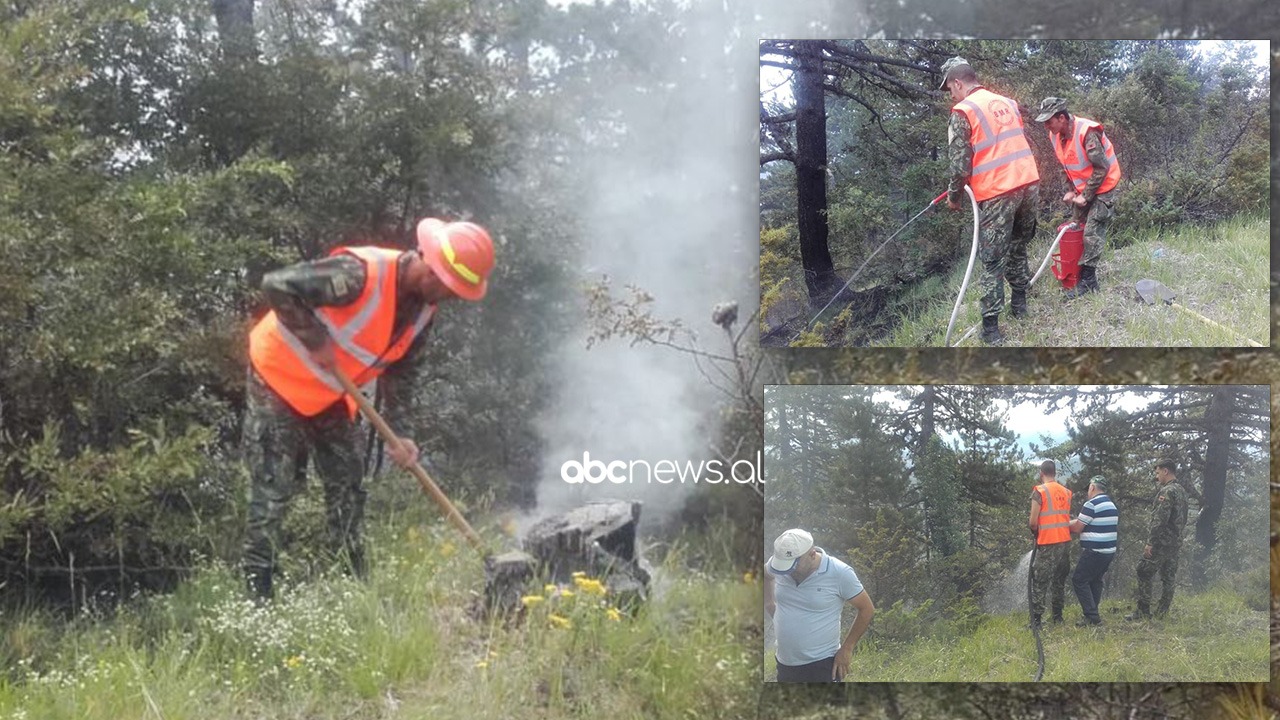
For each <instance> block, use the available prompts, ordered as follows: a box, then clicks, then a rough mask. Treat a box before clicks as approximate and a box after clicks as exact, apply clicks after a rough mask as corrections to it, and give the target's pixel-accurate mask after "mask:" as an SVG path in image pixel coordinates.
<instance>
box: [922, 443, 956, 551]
mask: <svg viewBox="0 0 1280 720" xmlns="http://www.w3.org/2000/svg"><path fill="white" fill-rule="evenodd" d="M926 443H927V444H926V445H925V448H924V451H923V452H922V453H920V459H919V461H918V462H917V467H916V475H917V476H918V477H919V478H920V486H921V492H922V495H923V496H924V503H925V524H926V527H927V529H928V538H929V545H930V547H932V548H933V550H934V552H937V553H939V554H940V555H941V556H942V557H947V556H949V555H953V554H955V553H956V552H957V551H959V550H960V548H962V547H963V546H964V528H963V527H962V526H961V521H962V519H963V518H964V517H965V515H966V514H967V513H966V512H965V508H964V507H963V505H962V504H961V490H960V477H959V473H958V469H957V467H956V461H955V456H954V454H953V453H952V451H951V450H950V448H947V447H946V446H945V445H943V443H942V440H940V439H939V438H938V437H937V436H933V437H930V438H928V439H927V440H926Z"/></svg>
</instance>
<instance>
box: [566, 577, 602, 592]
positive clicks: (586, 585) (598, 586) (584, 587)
mask: <svg viewBox="0 0 1280 720" xmlns="http://www.w3.org/2000/svg"><path fill="white" fill-rule="evenodd" d="M573 584H574V585H577V586H578V589H579V590H581V591H582V592H584V593H586V594H588V595H596V596H603V595H604V594H605V593H606V592H607V590H605V587H604V583H602V582H600V581H599V580H595V579H593V578H587V577H580V578H574V579H573Z"/></svg>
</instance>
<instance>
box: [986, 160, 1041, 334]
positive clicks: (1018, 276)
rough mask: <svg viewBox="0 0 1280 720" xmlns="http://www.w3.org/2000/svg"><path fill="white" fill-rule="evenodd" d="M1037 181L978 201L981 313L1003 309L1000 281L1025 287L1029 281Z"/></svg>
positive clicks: (1038, 187)
mask: <svg viewBox="0 0 1280 720" xmlns="http://www.w3.org/2000/svg"><path fill="white" fill-rule="evenodd" d="M1039 202H1040V185H1039V184H1038V183H1032V184H1031V185H1027V186H1025V187H1021V188H1018V189H1017V190H1013V191H1011V192H1007V193H1005V194H1003V195H999V196H997V197H993V198H990V199H987V200H983V201H982V202H980V203H978V218H979V220H978V257H979V259H981V260H982V279H981V280H980V282H981V285H982V317H984V318H985V317H994V316H996V315H999V314H1000V311H1001V310H1002V309H1004V283H1005V281H1006V280H1008V281H1009V287H1011V288H1013V289H1014V290H1026V289H1027V284H1028V283H1029V282H1031V270H1030V269H1029V268H1028V267H1027V245H1028V244H1030V242H1031V238H1033V237H1035V234H1036V206H1037V205H1038V204H1039Z"/></svg>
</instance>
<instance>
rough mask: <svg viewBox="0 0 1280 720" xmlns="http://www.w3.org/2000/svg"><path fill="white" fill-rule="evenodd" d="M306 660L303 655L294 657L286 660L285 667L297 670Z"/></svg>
mask: <svg viewBox="0 0 1280 720" xmlns="http://www.w3.org/2000/svg"><path fill="white" fill-rule="evenodd" d="M305 660H306V658H305V657H303V656H301V655H293V656H291V657H289V658H286V659H285V661H284V666H285V667H286V668H288V669H290V670H293V669H295V668H298V667H301V665H302V663H303V662H304V661H305Z"/></svg>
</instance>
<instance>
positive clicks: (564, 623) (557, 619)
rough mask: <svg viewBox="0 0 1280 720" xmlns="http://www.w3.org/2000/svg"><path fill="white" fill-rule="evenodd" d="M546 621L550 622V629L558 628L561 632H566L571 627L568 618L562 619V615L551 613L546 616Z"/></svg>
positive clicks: (571, 624)
mask: <svg viewBox="0 0 1280 720" xmlns="http://www.w3.org/2000/svg"><path fill="white" fill-rule="evenodd" d="M547 620H550V621H551V627H556V628H560V629H561V630H568V629H569V628H571V627H573V623H572V622H570V621H569V618H567V617H564V616H563V615H556V614H555V613H552V614H551V615H548V616H547Z"/></svg>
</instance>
